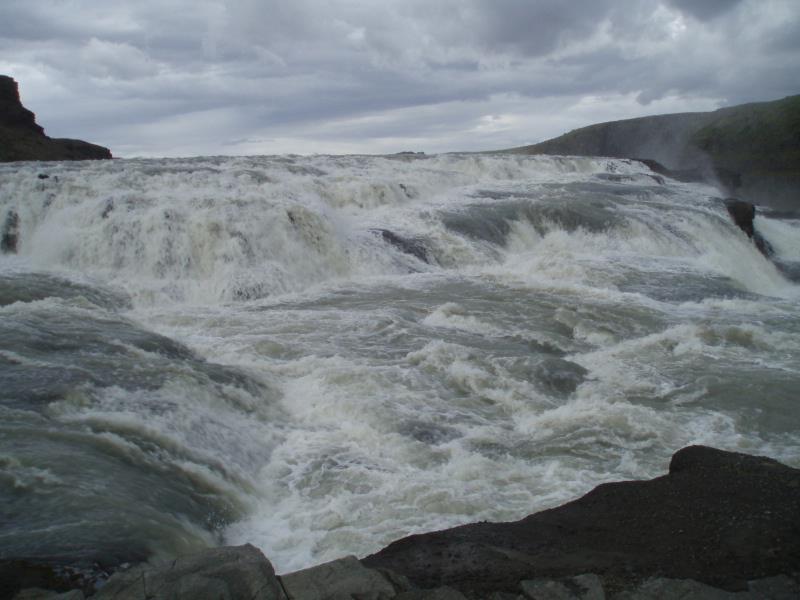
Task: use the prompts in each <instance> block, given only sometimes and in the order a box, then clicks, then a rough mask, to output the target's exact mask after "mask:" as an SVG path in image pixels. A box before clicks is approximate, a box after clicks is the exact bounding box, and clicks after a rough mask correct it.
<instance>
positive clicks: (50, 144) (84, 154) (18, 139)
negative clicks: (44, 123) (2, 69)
mask: <svg viewBox="0 0 800 600" xmlns="http://www.w3.org/2000/svg"><path fill="white" fill-rule="evenodd" d="M103 158H111V151H110V150H109V149H108V148H104V147H103V146H97V145H95V144H90V143H88V142H84V141H81V140H70V139H54V138H51V137H48V136H46V135H45V133H44V129H42V127H41V126H40V125H37V124H36V116H35V115H34V114H33V113H32V112H31V111H29V110H28V109H27V108H25V107H24V106H23V105H22V102H21V101H20V98H19V86H18V84H17V82H16V81H14V79H12V78H11V77H8V76H7V75H0V162H12V161H18V160H89V159H103Z"/></svg>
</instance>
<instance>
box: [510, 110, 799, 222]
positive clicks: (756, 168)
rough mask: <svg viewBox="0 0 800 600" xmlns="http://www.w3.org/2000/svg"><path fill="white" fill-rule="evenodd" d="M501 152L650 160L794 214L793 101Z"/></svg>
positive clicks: (619, 124)
mask: <svg viewBox="0 0 800 600" xmlns="http://www.w3.org/2000/svg"><path fill="white" fill-rule="evenodd" d="M508 152H518V153H525V154H573V155H580V156H613V157H619V158H645V159H652V160H656V161H658V162H660V163H662V164H663V165H665V166H667V167H668V168H670V169H674V170H679V171H685V170H694V171H695V172H696V173H697V174H698V175H699V176H702V177H704V178H705V179H707V180H709V181H711V182H713V183H719V184H721V187H723V188H724V191H725V192H726V193H728V194H729V195H736V196H739V197H741V198H743V199H746V200H748V201H749V202H753V203H756V204H764V205H767V206H771V207H774V208H781V209H793V210H800V96H790V97H788V98H784V99H783V100H776V101H774V102H759V103H754V104H743V105H740V106H733V107H730V108H723V109H720V110H716V111H714V112H708V113H679V114H673V115H659V116H653V117H642V118H638V119H627V120H624V121H612V122H608V123H600V124H598V125H591V126H589V127H584V128H582V129H576V130H575V131H571V132H569V133H566V134H564V135H562V136H560V137H557V138H554V139H552V140H547V141H545V142H541V143H540V144H534V145H532V146H524V147H522V148H514V149H511V150H509V151H508Z"/></svg>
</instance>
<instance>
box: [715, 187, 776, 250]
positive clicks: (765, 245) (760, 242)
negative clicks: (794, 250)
mask: <svg viewBox="0 0 800 600" xmlns="http://www.w3.org/2000/svg"><path fill="white" fill-rule="evenodd" d="M725 208H727V209H728V214H729V215H730V216H731V219H733V222H734V223H736V226H737V227H738V228H739V229H741V230H742V231H744V232H745V233H746V234H747V237H749V238H750V239H751V240H753V243H754V244H755V245H756V248H758V250H759V251H760V252H761V254H763V255H764V256H766V257H768V258H769V257H770V256H772V255H773V254H775V250H774V249H773V248H772V245H771V244H770V243H769V242H768V241H767V240H765V239H764V237H763V236H762V235H761V234H760V233H758V232H757V231H756V230H755V227H754V226H753V219H755V217H756V207H755V206H754V205H752V204H750V203H749V202H745V201H743V200H738V199H737V198H726V199H725Z"/></svg>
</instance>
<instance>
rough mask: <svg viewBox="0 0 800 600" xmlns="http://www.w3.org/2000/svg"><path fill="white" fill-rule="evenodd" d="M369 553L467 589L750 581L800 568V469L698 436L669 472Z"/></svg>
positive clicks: (388, 564)
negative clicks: (582, 581) (579, 578)
mask: <svg viewBox="0 0 800 600" xmlns="http://www.w3.org/2000/svg"><path fill="white" fill-rule="evenodd" d="M363 562H364V564H365V565H366V566H368V567H373V568H385V569H390V570H392V571H394V572H396V573H399V574H401V575H403V576H406V577H408V578H409V580H410V581H411V582H412V584H414V585H416V586H419V587H423V588H432V587H437V586H442V585H447V586H450V587H452V588H455V589H457V590H459V591H461V592H462V593H464V594H465V595H466V596H468V597H470V598H487V597H491V595H492V594H493V593H495V592H508V593H513V594H517V593H519V589H520V588H519V586H520V582H522V581H527V580H537V579H538V580H541V579H563V578H568V577H574V576H576V575H580V574H584V573H595V574H597V575H598V576H599V577H600V578H601V579H602V581H603V584H604V587H605V589H606V591H607V592H608V591H613V590H622V589H630V588H632V587H635V586H637V585H639V584H640V582H642V581H644V580H646V579H648V578H651V577H664V578H671V579H692V580H696V581H699V582H702V583H705V584H707V585H712V586H715V587H718V588H723V589H726V590H729V591H736V590H746V589H747V582H748V580H754V579H762V578H767V577H774V576H777V575H781V574H789V575H791V574H793V573H795V577H796V572H797V571H800V470H797V469H793V468H790V467H787V466H785V465H782V464H780V463H778V462H776V461H774V460H771V459H768V458H762V457H758V456H748V455H745V454H738V453H733V452H724V451H721V450H715V449H713V448H708V447H704V446H690V447H688V448H684V449H683V450H680V451H679V452H677V453H676V454H675V455H674V456H673V458H672V462H671V464H670V469H669V473H668V474H667V475H664V476H662V477H658V478H656V479H652V480H650V481H627V482H619V483H609V484H604V485H600V486H598V487H597V488H595V489H594V490H592V491H591V492H589V493H588V494H586V495H585V496H584V497H582V498H580V499H578V500H575V501H574V502H570V503H568V504H565V505H563V506H560V507H558V508H554V509H551V510H546V511H543V512H540V513H536V514H534V515H531V516H529V517H527V518H525V519H522V520H521V521H517V522H514V523H475V524H471V525H464V526H461V527H456V528H454V529H449V530H445V531H440V532H435V533H428V534H422V535H414V536H410V537H407V538H404V539H402V540H399V541H397V542H394V543H393V544H391V545H390V546H388V547H387V548H385V549H383V550H381V551H380V552H378V553H377V554H373V555H372V556H369V557H367V558H365V559H364V560H363Z"/></svg>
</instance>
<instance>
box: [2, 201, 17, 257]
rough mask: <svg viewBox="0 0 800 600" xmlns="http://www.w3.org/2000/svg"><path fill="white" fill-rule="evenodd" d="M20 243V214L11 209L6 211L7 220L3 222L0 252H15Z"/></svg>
mask: <svg viewBox="0 0 800 600" xmlns="http://www.w3.org/2000/svg"><path fill="white" fill-rule="evenodd" d="M18 243H19V215H18V214H17V211H15V210H14V209H11V210H9V211H8V213H6V220H5V222H4V223H3V229H2V233H0V252H3V253H4V254H15V253H16V252H17V244H18Z"/></svg>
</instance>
